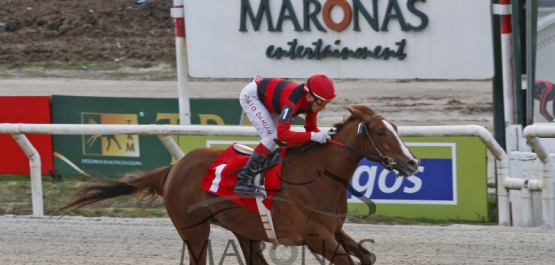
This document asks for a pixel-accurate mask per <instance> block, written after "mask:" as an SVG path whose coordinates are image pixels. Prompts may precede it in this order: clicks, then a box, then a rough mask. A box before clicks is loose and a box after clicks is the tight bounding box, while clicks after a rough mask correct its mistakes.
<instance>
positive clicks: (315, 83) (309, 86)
mask: <svg viewBox="0 0 555 265" xmlns="http://www.w3.org/2000/svg"><path fill="white" fill-rule="evenodd" d="M304 89H305V90H307V91H308V93H310V94H311V95H312V96H313V97H316V98H317V99H320V100H323V101H331V100H332V99H333V98H335V97H336V96H337V95H336V94H335V86H334V85H333V81H332V80H331V79H330V78H329V77H327V76H325V75H322V74H317V75H313V76H311V77H310V78H309V79H308V80H307V81H306V85H305V87H304Z"/></svg>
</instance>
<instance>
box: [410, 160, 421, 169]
mask: <svg viewBox="0 0 555 265" xmlns="http://www.w3.org/2000/svg"><path fill="white" fill-rule="evenodd" d="M408 164H409V166H410V168H417V167H418V166H419V165H420V160H418V159H413V160H411V161H409V163H408Z"/></svg>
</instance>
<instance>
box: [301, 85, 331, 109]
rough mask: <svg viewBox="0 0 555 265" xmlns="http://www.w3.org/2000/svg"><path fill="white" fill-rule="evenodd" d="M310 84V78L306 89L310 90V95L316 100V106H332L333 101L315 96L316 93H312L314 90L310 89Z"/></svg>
mask: <svg viewBox="0 0 555 265" xmlns="http://www.w3.org/2000/svg"><path fill="white" fill-rule="evenodd" d="M308 82H310V78H309V79H308V81H307V82H306V85H305V86H304V87H306V89H308V93H310V95H311V96H312V97H313V98H314V101H316V104H318V105H320V106H325V105H328V104H330V102H331V99H329V100H326V99H321V98H320V97H318V96H316V94H314V92H312V89H310V87H309V86H308Z"/></svg>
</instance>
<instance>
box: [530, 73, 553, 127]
mask: <svg viewBox="0 0 555 265" xmlns="http://www.w3.org/2000/svg"><path fill="white" fill-rule="evenodd" d="M532 93H533V96H534V99H536V100H538V101H539V102H540V114H541V115H542V116H543V117H544V118H545V119H547V121H548V122H555V118H553V116H554V115H555V88H554V85H553V84H552V83H550V82H547V81H543V80H536V82H534V88H533V89H532ZM549 101H553V103H552V106H551V107H552V110H551V111H552V112H551V113H552V114H549V112H548V111H547V103H548V102H549Z"/></svg>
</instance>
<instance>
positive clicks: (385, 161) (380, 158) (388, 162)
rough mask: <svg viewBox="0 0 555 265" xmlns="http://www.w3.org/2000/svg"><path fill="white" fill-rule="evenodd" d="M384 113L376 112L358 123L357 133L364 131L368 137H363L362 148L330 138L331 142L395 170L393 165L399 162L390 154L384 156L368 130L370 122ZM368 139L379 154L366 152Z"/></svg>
mask: <svg viewBox="0 0 555 265" xmlns="http://www.w3.org/2000/svg"><path fill="white" fill-rule="evenodd" d="M380 116H382V115H380V114H374V115H372V116H371V117H370V118H368V119H367V120H366V121H361V122H360V123H359V124H358V129H357V133H356V135H357V136H359V135H361V134H362V132H364V135H365V136H366V137H363V138H362V143H361V145H360V149H356V148H354V147H352V146H348V145H344V144H342V143H340V142H337V141H334V140H328V141H329V142H331V143H333V144H336V145H339V146H341V147H345V148H347V149H349V150H351V151H353V152H355V153H358V154H360V155H361V156H363V157H365V158H366V159H368V160H371V161H375V162H379V163H381V164H382V165H383V166H384V167H385V168H386V169H387V170H393V166H394V165H395V164H397V163H396V162H395V161H393V158H391V157H389V156H384V155H383V154H382V152H380V149H378V147H377V146H376V144H375V143H374V140H372V137H370V133H369V132H368V128H367V126H366V125H368V126H369V125H370V123H372V121H373V120H374V119H375V118H377V117H380ZM366 139H368V141H370V143H371V144H372V146H373V147H374V150H375V151H376V153H378V155H377V156H376V155H372V154H368V153H366V152H364V141H365V140H366Z"/></svg>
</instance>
